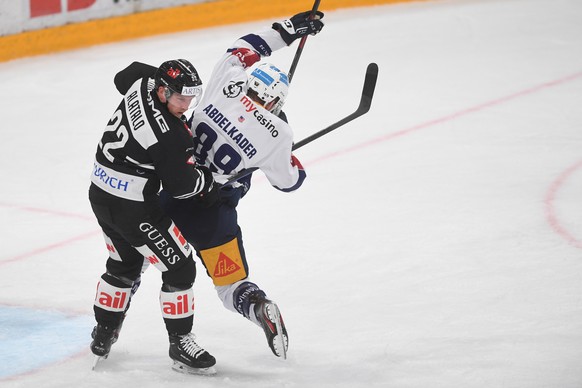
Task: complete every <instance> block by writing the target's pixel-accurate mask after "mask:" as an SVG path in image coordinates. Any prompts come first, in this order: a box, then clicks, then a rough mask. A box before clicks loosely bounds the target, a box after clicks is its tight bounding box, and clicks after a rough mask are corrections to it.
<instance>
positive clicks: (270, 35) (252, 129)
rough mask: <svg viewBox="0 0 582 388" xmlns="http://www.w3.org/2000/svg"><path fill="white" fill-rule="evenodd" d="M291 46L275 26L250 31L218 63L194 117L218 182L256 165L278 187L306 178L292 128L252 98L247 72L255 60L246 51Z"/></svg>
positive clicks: (204, 158) (202, 154)
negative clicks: (294, 152)
mask: <svg viewBox="0 0 582 388" xmlns="http://www.w3.org/2000/svg"><path fill="white" fill-rule="evenodd" d="M284 46H286V45H285V42H284V41H283V39H282V38H281V36H280V35H279V33H278V32H277V31H275V30H272V29H269V30H265V31H262V32H259V33H257V34H249V35H246V36H244V37H242V38H240V39H239V40H237V41H236V42H235V43H234V45H233V47H232V48H230V49H229V50H228V51H227V53H226V54H225V55H224V56H223V57H222V58H221V59H220V61H219V62H218V63H217V65H216V66H215V68H214V70H213V72H212V76H211V78H210V82H208V84H207V86H206V87H205V92H204V97H203V98H202V101H201V102H200V104H199V105H198V107H197V108H196V111H195V112H194V115H193V117H192V121H191V127H192V132H193V135H194V155H195V157H196V159H197V162H198V163H201V164H204V165H206V166H208V167H209V168H210V169H211V171H213V173H214V178H215V180H216V181H217V182H219V183H224V182H226V181H227V180H228V178H229V177H231V176H233V175H235V174H236V173H238V172H240V171H241V170H245V169H248V168H253V167H257V168H259V169H260V170H261V171H263V173H264V174H265V175H266V177H267V179H268V180H269V182H270V183H271V185H273V186H274V187H276V188H277V189H279V190H282V191H293V190H295V189H297V188H298V187H299V186H301V184H302V183H303V180H304V179H305V172H304V171H303V168H302V167H301V165H300V163H298V161H297V160H296V158H293V159H292V157H291V147H292V145H293V132H292V130H291V127H290V126H289V125H288V124H287V123H286V122H285V121H283V120H282V119H280V118H279V117H278V116H276V115H274V114H272V113H271V112H269V111H267V110H266V109H264V108H263V107H262V106H259V105H258V104H256V103H254V102H253V101H252V100H251V99H250V98H248V97H247V95H246V92H247V79H248V75H247V72H246V71H245V69H246V68H248V67H249V66H250V65H252V63H249V62H255V61H256V60H258V59H259V56H256V55H253V57H254V58H255V59H254V60H253V61H250V60H249V58H248V57H247V58H246V59H244V58H243V56H242V55H241V53H244V52H245V51H247V52H249V51H248V50H253V51H255V52H256V53H258V54H259V55H260V56H269V55H270V54H271V52H272V51H274V50H277V49H280V48H282V47H284Z"/></svg>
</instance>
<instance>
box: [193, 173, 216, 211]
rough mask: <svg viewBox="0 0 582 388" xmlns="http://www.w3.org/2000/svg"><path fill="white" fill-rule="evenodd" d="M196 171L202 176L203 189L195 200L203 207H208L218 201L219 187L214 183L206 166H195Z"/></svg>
mask: <svg viewBox="0 0 582 388" xmlns="http://www.w3.org/2000/svg"><path fill="white" fill-rule="evenodd" d="M196 169H197V170H198V171H200V172H201V173H202V175H204V187H203V188H202V191H201V192H200V194H197V195H196V197H195V198H196V199H197V200H198V201H199V202H200V203H201V204H203V205H204V207H210V206H212V205H214V204H215V203H216V201H218V199H219V196H220V185H219V184H218V183H216V182H215V181H214V178H213V177H212V172H211V171H210V169H209V168H208V167H206V166H196Z"/></svg>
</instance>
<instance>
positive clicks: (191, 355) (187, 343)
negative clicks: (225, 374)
mask: <svg viewBox="0 0 582 388" xmlns="http://www.w3.org/2000/svg"><path fill="white" fill-rule="evenodd" d="M195 339H196V337H195V336H194V334H192V333H188V334H184V335H172V334H171V335H170V358H171V359H172V360H173V361H174V364H173V365H172V369H174V370H175V371H177V372H181V373H188V374H196V375H212V374H215V373H216V370H215V369H214V368H213V366H214V364H216V359H215V358H214V357H213V356H211V355H210V353H208V352H207V351H206V350H204V349H203V348H202V347H200V346H199V345H198V344H197V343H196V342H195V341H194V340H195Z"/></svg>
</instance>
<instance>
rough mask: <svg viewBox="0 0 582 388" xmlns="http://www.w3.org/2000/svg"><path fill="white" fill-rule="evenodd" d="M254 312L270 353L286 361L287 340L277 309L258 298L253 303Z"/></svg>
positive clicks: (268, 302)
mask: <svg viewBox="0 0 582 388" xmlns="http://www.w3.org/2000/svg"><path fill="white" fill-rule="evenodd" d="M254 311H255V316H256V317H257V319H258V320H259V322H260V323H261V326H262V327H263V330H264V331H265V335H266V336H267V343H268V344H269V347H270V348H271V351H272V352H273V354H274V355H275V356H277V357H283V359H286V358H287V348H288V346H289V339H288V337H287V329H286V328H285V323H284V322H283V317H282V316H281V312H280V311H279V307H277V305H276V304H275V303H273V302H272V301H270V300H268V299H265V298H259V299H258V300H257V301H256V302H255V307H254Z"/></svg>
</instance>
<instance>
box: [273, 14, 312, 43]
mask: <svg viewBox="0 0 582 388" xmlns="http://www.w3.org/2000/svg"><path fill="white" fill-rule="evenodd" d="M310 15H311V11H306V12H301V13H298V14H297V15H295V16H293V17H291V18H290V19H287V20H283V21H282V22H280V23H273V29H274V30H276V31H278V32H279V34H281V38H283V40H284V41H285V43H287V46H289V45H290V44H291V43H293V41H295V39H297V38H302V37H304V36H306V35H315V34H317V33H318V32H319V31H321V29H322V28H323V22H322V21H321V18H323V12H319V11H317V12H316V14H315V17H314V18H313V19H310V18H309V16H310Z"/></svg>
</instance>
